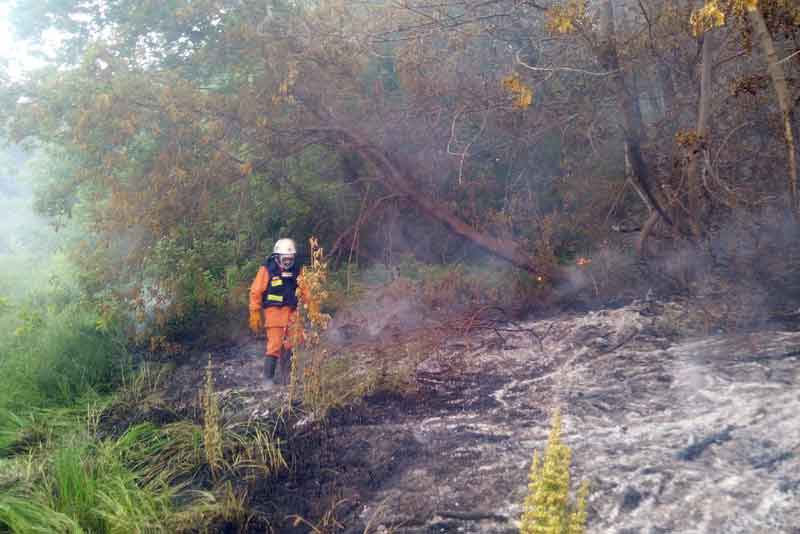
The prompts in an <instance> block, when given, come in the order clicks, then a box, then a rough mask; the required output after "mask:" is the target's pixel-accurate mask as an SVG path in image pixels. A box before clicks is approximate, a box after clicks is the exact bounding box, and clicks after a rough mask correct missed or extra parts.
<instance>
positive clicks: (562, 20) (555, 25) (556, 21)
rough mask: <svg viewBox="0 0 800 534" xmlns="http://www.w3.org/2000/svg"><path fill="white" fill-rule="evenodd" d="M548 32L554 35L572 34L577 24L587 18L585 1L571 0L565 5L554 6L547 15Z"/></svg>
mask: <svg viewBox="0 0 800 534" xmlns="http://www.w3.org/2000/svg"><path fill="white" fill-rule="evenodd" d="M545 16H546V22H545V25H546V28H547V31H548V32H550V33H553V34H561V35H563V34H567V33H572V32H574V31H575V29H576V26H575V25H576V24H577V23H579V22H580V21H581V20H583V19H584V18H585V17H586V2H585V0H569V1H568V2H566V3H565V4H564V5H554V6H552V7H550V8H549V9H548V10H547V12H546V13H545Z"/></svg>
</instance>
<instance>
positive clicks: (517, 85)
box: [503, 72, 533, 109]
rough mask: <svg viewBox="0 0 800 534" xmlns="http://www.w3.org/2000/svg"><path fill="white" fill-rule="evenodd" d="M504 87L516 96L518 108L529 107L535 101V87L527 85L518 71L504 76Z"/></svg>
mask: <svg viewBox="0 0 800 534" xmlns="http://www.w3.org/2000/svg"><path fill="white" fill-rule="evenodd" d="M503 89H505V90H506V91H508V92H509V93H511V95H512V96H513V97H514V100H513V102H514V107H515V108H517V109H528V108H529V107H530V105H531V104H532V103H533V89H531V88H530V87H528V86H527V85H525V83H523V82H522V80H520V78H519V74H518V73H516V72H515V73H513V74H510V75H508V76H506V77H505V78H503Z"/></svg>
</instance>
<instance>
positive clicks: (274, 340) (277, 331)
mask: <svg viewBox="0 0 800 534" xmlns="http://www.w3.org/2000/svg"><path fill="white" fill-rule="evenodd" d="M296 320H297V311H296V310H295V309H294V308H290V307H289V306H270V307H268V308H266V309H265V310H264V328H265V329H266V331H267V352H266V354H267V356H272V357H273V358H280V356H281V353H282V352H283V349H286V350H291V348H292V346H293V345H294V343H293V341H294V339H292V338H293V337H295V336H293V335H290V333H291V332H290V330H292V329H293V328H292V327H296V326H297V325H295V321H296Z"/></svg>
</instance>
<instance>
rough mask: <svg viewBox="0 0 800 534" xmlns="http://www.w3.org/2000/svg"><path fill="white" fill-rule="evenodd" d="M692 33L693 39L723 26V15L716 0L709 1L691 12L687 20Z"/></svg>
mask: <svg viewBox="0 0 800 534" xmlns="http://www.w3.org/2000/svg"><path fill="white" fill-rule="evenodd" d="M689 24H690V25H691V27H692V33H693V34H694V36H695V37H697V36H699V35H702V34H704V33H705V32H707V31H709V30H713V29H714V28H719V27H720V26H724V25H725V13H724V12H723V11H722V9H721V8H720V6H719V4H718V2H717V0H709V1H708V2H706V4H705V5H704V6H703V7H702V8H700V9H697V10H695V11H694V12H692V16H691V17H690V18H689Z"/></svg>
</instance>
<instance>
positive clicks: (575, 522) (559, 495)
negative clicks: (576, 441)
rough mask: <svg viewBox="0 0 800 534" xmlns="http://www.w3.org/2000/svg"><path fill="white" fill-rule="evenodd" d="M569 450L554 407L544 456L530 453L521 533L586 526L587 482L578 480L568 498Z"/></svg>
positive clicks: (572, 533)
mask: <svg viewBox="0 0 800 534" xmlns="http://www.w3.org/2000/svg"><path fill="white" fill-rule="evenodd" d="M571 456H572V451H571V450H570V448H569V447H567V446H566V445H565V444H564V443H563V442H562V441H561V413H560V411H559V410H556V412H555V414H554V415H553V422H552V425H551V428H550V435H549V437H548V440H547V448H546V449H545V452H544V459H543V460H541V461H540V459H539V455H538V453H534V455H533V463H532V464H531V470H530V482H529V484H528V496H527V497H526V498H525V503H524V505H523V512H522V527H521V529H520V532H521V534H583V533H584V532H585V529H586V498H587V496H588V493H589V486H588V483H587V482H586V481H584V482H582V483H581V486H580V489H579V490H578V495H577V498H576V499H575V502H570V499H569V485H570V474H569V467H570V460H571Z"/></svg>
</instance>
